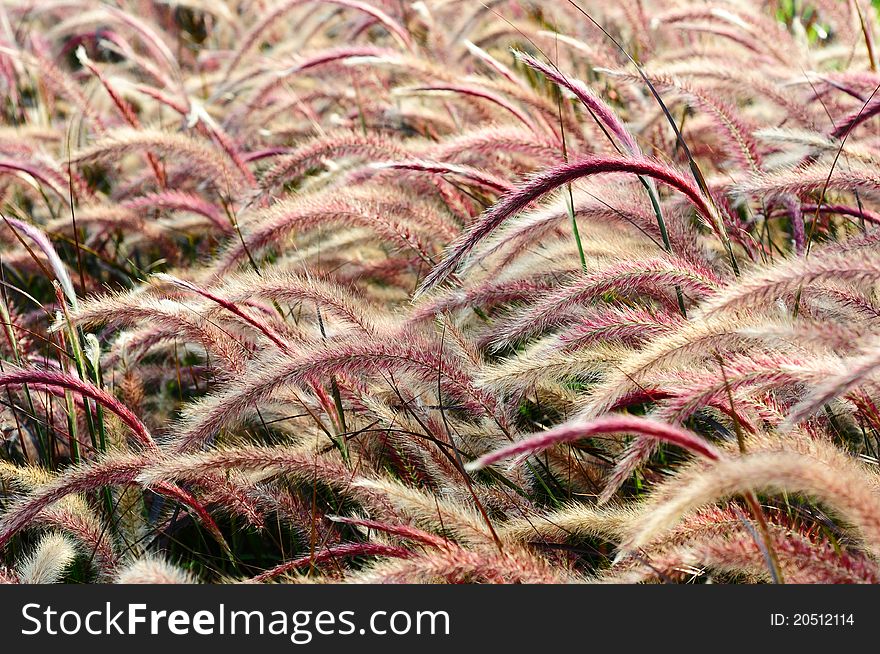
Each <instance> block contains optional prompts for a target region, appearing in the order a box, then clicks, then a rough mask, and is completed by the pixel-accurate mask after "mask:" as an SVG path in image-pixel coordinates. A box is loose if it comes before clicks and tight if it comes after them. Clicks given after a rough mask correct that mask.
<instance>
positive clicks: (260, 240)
mask: <svg viewBox="0 0 880 654" xmlns="http://www.w3.org/2000/svg"><path fill="white" fill-rule="evenodd" d="M878 34H880V24H878V20H877V10H876V9H875V7H873V6H872V4H871V3H870V2H867V0H847V1H844V0H810V1H797V2H795V1H792V0H787V1H760V0H751V1H744V0H740V1H737V2H724V1H717V2H704V1H703V0H699V1H697V0H693V1H688V0H677V1H676V0H673V1H662V0H614V1H611V0H577V2H569V1H567V0H546V1H543V2H540V1H536V0H485V2H480V1H478V0H422V1H417V2H412V1H410V0H281V1H280V2H277V1H273V0H241V1H238V2H237V1H235V0H117V2H112V3H111V2H97V1H84V0H53V1H50V2H36V1H28V0H3V1H2V2H0V89H2V93H0V98H2V105H0V217H2V220H0V324H2V330H0V331H2V334H0V427H2V435H0V446H2V447H0V452H2V454H0V580H3V581H7V582H10V583H19V582H35V583H51V582H57V581H63V582H71V583H82V582H95V581H99V582H107V581H119V582H128V583H134V582H170V583H173V582H187V581H200V582H209V583H219V582H242V581H253V582H270V581H283V582H298V583H313V582H331V583H337V582H374V583H398V582H411V583H413V582H414V583H433V582H449V583H478V582H479V583H482V582H489V583H581V582H602V583H634V582H648V583H706V582H714V583H742V582H745V583H765V582H776V583H786V582H789V583H791V582H795V583H854V582H869V583H873V582H876V581H878V578H880V567H878V556H880V476H878V463H880V459H878V457H880V454H878V451H880V438H878V437H880V410H878V396H880V298H878V296H877V288H878V282H880V201H878V194H880V166H878V164H880V131H878V128H880V122H878V120H880V119H878V115H880V72H878V66H880V44H878V42H877V40H876V39H877V37H878Z"/></svg>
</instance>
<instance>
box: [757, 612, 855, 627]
mask: <svg viewBox="0 0 880 654" xmlns="http://www.w3.org/2000/svg"><path fill="white" fill-rule="evenodd" d="M770 624H771V625H773V626H774V627H784V626H791V627H851V626H853V625H854V624H855V616H854V615H853V614H852V613H793V614H791V615H785V614H784V613H773V614H771V616H770Z"/></svg>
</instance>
